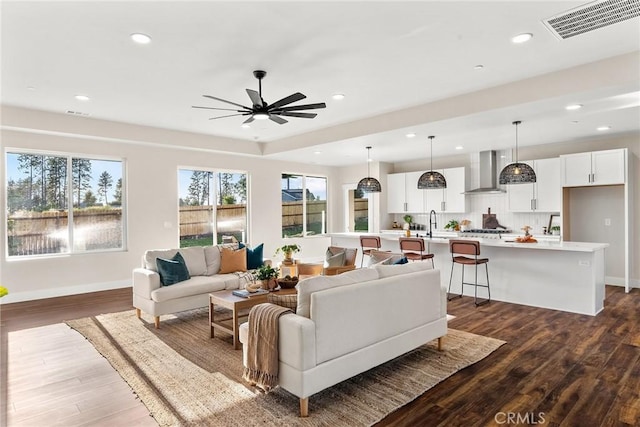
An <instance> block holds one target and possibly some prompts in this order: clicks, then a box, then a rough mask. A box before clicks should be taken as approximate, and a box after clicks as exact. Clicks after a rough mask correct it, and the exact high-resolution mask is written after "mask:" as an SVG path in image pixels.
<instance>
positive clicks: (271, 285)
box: [262, 277, 278, 291]
mask: <svg viewBox="0 0 640 427" xmlns="http://www.w3.org/2000/svg"><path fill="white" fill-rule="evenodd" d="M277 287H278V280H277V279H276V278H275V277H274V278H271V279H264V280H262V289H264V290H265V291H272V290H274V289H275V288H277Z"/></svg>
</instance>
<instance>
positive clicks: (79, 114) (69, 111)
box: [66, 110, 89, 117]
mask: <svg viewBox="0 0 640 427" xmlns="http://www.w3.org/2000/svg"><path fill="white" fill-rule="evenodd" d="M66 113H67V114H71V115H72V116H84V117H87V116H88V115H89V113H83V112H81V111H73V110H67V111H66Z"/></svg>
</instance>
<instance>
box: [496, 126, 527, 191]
mask: <svg viewBox="0 0 640 427" xmlns="http://www.w3.org/2000/svg"><path fill="white" fill-rule="evenodd" d="M520 123H522V122H521V121H515V122H513V123H512V124H514V125H515V126H516V161H515V163H511V164H508V165H507V166H505V167H504V169H502V172H500V178H499V182H500V184H507V185H509V184H527V183H532V182H536V173H535V172H534V170H533V168H532V167H531V166H529V165H528V164H526V163H520V162H518V125H519V124H520Z"/></svg>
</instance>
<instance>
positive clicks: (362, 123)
mask: <svg viewBox="0 0 640 427" xmlns="http://www.w3.org/2000/svg"><path fill="white" fill-rule="evenodd" d="M585 3H586V2H585V1H529V2H525V1H508V2H507V1H495V2H487V1H468V2H458V1H447V2H445V1H438V2H435V1H406V2H403V1H393V2H372V1H369V2H345V1H342V2H338V1H333V2H317V1H316V2H314V1H296V2H272V1H259V2H245V1H233V2H219V1H199V2H186V1H171V2H168V1H143V2H117V1H97V2H93V1H83V2H58V1H47V2H27V1H19V2H11V1H2V10H1V19H2V33H1V36H2V87H1V89H2V92H1V100H2V104H3V105H8V106H18V107H24V108H31V109H37V110H46V111H52V112H59V113H64V112H66V111H68V110H71V111H76V112H82V113H86V114H88V115H89V117H91V118H95V119H104V120H112V121H121V122H125V123H134V124H141V125H147V126H155V127H160V128H168V129H175V130H184V131H189V132H194V133H200V134H205V135H216V136H222V137H230V138H234V139H240V140H244V141H246V143H247V144H255V143H256V141H257V142H258V143H264V146H263V150H264V153H265V155H266V156H268V157H271V158H281V159H288V160H293V161H302V162H314V163H319V164H325V165H348V164H355V163H360V162H362V161H363V159H364V158H365V157H366V152H365V150H364V147H365V146H367V145H372V146H373V147H374V148H373V150H372V157H374V158H376V159H377V160H383V161H390V162H396V161H403V160H410V159H415V158H416V157H426V156H427V153H428V152H427V139H426V137H427V135H436V139H435V140H434V156H444V155H451V154H459V153H465V152H474V151H480V150H485V149H504V148H509V147H511V146H512V145H513V143H514V130H513V127H512V125H511V122H512V121H513V120H522V121H523V124H522V126H521V127H520V130H519V135H520V138H519V142H520V144H521V145H523V146H524V145H537V144H544V143H556V142H566V141H571V140H579V139H585V138H594V137H599V136H602V132H598V131H596V130H595V128H596V127H597V126H601V125H609V126H611V127H612V128H611V130H609V131H607V132H608V133H609V134H614V133H627V132H638V131H640V76H637V70H635V67H626V66H625V67H624V68H630V69H627V70H617V72H620V73H622V77H619V76H617V75H616V64H618V63H620V62H616V61H618V60H619V59H620V58H626V62H625V61H623V62H622V63H623V64H626V65H628V64H629V58H631V60H632V62H633V63H637V62H638V61H640V59H639V58H640V56H639V53H640V18H634V19H632V20H628V21H625V22H622V23H619V24H615V25H613V26H609V27H605V28H601V29H598V30H595V31H592V32H589V33H586V34H583V35H580V36H576V37H573V38H570V39H567V40H559V39H557V38H556V37H555V36H554V35H553V34H551V33H550V32H549V30H547V29H546V28H545V27H544V25H543V24H542V20H543V19H545V18H549V17H552V16H553V15H556V14H558V13H560V12H564V11H567V10H569V9H571V8H574V7H577V6H580V5H583V4H585ZM134 32H142V33H146V34H148V35H150V36H151V37H152V38H153V41H152V42H151V44H149V45H138V44H135V43H133V42H132V41H131V40H130V38H129V35H130V34H131V33H134ZM523 32H529V33H533V35H534V37H533V39H532V40H531V41H529V42H527V43H524V44H521V45H516V44H513V43H512V42H511V40H510V39H511V37H512V36H514V35H516V34H519V33H523ZM630 53H631V55H632V56H629V55H628V54H630ZM616 57H617V58H616ZM598 61H599V62H598ZM478 64H482V65H483V66H484V68H483V69H482V70H474V66H475V65H478ZM572 67H578V68H576V71H575V72H573V71H572V72H564V71H562V70H565V69H569V68H572ZM255 69H264V70H266V71H267V76H266V78H265V79H264V80H263V97H264V98H265V100H266V101H267V102H274V101H275V100H277V99H280V98H282V97H284V96H287V95H289V94H291V93H293V92H297V91H299V92H302V93H304V94H305V95H307V99H306V100H304V101H301V102H300V103H315V102H326V103H327V108H326V109H323V110H316V111H317V112H318V116H317V117H316V118H315V119H311V120H309V119H296V118H291V119H290V120H289V123H287V124H284V125H278V124H276V123H274V122H271V121H267V122H254V125H253V126H252V127H251V128H250V129H243V128H241V127H240V124H241V123H242V121H243V120H244V118H243V117H241V116H239V117H230V118H224V119H219V120H208V119H209V118H210V117H214V116H216V115H217V114H215V113H216V112H212V111H207V110H197V109H193V108H191V106H192V105H201V106H210V107H221V108H227V107H228V105H226V104H223V103H218V102H216V101H214V100H211V99H207V98H203V97H202V96H201V95H203V94H208V95H213V96H216V97H220V98H224V99H227V100H230V101H233V102H237V103H240V104H245V105H246V104H247V103H248V102H249V101H248V97H247V94H246V92H245V88H251V89H256V90H257V80H255V79H254V77H253V75H252V71H253V70H255ZM610 70H613V71H611V72H610ZM634 71H636V73H635V77H633V78H631V79H630V78H628V73H629V72H632V73H633V72H634ZM625 72H626V73H627V75H625ZM505 85H508V86H505ZM30 88H31V89H30ZM338 92H339V93H344V94H345V95H346V98H345V99H344V100H342V101H334V100H332V98H331V95H332V94H334V93H338ZM76 94H85V95H88V96H89V97H90V98H91V99H90V101H85V102H82V101H78V100H76V99H75V98H74V96H75V95H76ZM453 97H456V98H453ZM452 98H453V99H452ZM575 102H577V103H581V104H583V105H584V108H582V109H581V110H579V111H574V112H568V111H566V110H564V107H565V106H566V105H567V104H569V103H575ZM221 113H223V114H224V112H221ZM574 121H577V122H578V123H573V122H574ZM408 132H415V133H416V134H417V136H416V137H415V138H412V139H407V138H406V137H405V136H404V135H405V134H406V133H408ZM182 143H184V142H182V141H175V144H176V145H179V144H182ZM235 144H237V141H233V142H230V143H229V148H228V150H229V151H233V150H234V145H235ZM456 146H463V147H464V149H463V150H456V149H455V147H456ZM316 151H319V152H320V153H319V154H314V152H316Z"/></svg>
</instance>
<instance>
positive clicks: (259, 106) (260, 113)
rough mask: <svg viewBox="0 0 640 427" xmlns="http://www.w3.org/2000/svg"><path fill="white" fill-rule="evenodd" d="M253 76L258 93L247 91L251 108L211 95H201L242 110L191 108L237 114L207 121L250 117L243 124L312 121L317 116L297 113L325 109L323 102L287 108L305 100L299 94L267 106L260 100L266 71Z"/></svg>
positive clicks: (258, 71) (255, 72) (257, 71)
mask: <svg viewBox="0 0 640 427" xmlns="http://www.w3.org/2000/svg"><path fill="white" fill-rule="evenodd" d="M253 75H254V76H255V78H256V79H258V92H256V91H255V90H251V89H247V94H248V95H249V99H251V104H252V106H251V107H246V106H244V105H241V104H236V103H235V102H231V101H227V100H226V99H222V98H217V97H215V96H211V95H202V96H204V97H205V98H211V99H215V100H216V101H221V102H226V103H227V104H231V105H235V106H236V107H240V108H242V109H241V110H238V109H232V108H214V107H198V106H195V105H194V106H193V108H202V109H206V110H219V111H235V112H236V113H237V114H228V115H226V116H218V117H211V118H210V119H209V120H215V119H222V118H225V117H233V116H250V117H249V118H248V119H247V120H245V121H244V122H243V124H245V123H251V122H252V121H254V120H266V119H269V120H272V121H274V122H276V123H278V124H281V125H283V124H285V123H287V120H285V119H283V118H282V117H281V116H286V117H300V118H303V119H313V118H314V117H315V116H317V114H316V113H299V112H298V111H300V110H315V109H317V108H326V106H327V105H326V104H325V103H324V102H320V103H317V104H305V105H291V106H287V105H289V104H291V103H294V102H297V101H300V100H302V99H305V98H306V96H304V95H303V94H301V93H300V92H296V93H294V94H293V95H289V96H287V97H284V98H282V99H281V100H279V101H276V102H274V103H273V104H267V103H266V102H264V99H262V79H263V78H264V76H266V75H267V72H266V71H262V70H256V71H254V72H253Z"/></svg>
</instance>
